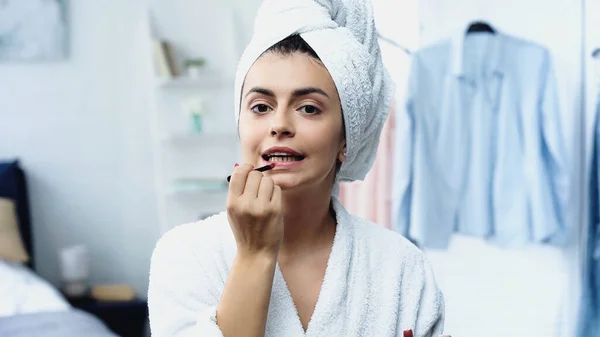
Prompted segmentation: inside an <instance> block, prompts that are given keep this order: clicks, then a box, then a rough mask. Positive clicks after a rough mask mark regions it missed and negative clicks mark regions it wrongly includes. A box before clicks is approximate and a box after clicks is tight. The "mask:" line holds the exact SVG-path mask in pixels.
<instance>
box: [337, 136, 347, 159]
mask: <svg viewBox="0 0 600 337" xmlns="http://www.w3.org/2000/svg"><path fill="white" fill-rule="evenodd" d="M338 160H339V161H340V163H343V162H344V161H345V160H346V141H345V140H344V141H343V142H342V146H341V148H340V152H339V153H338Z"/></svg>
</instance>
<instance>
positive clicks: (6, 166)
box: [0, 160, 116, 337]
mask: <svg viewBox="0 0 600 337" xmlns="http://www.w3.org/2000/svg"><path fill="white" fill-rule="evenodd" d="M25 257H26V258H25ZM34 262H35V261H34V260H33V231H32V227H31V218H30V213H29V198H28V195H27V184H26V178H25V173H24V171H23V170H22V168H21V167H20V165H19V162H18V161H16V160H13V161H9V162H2V161H0V299H1V300H0V336H2V337H40V336H44V337H76V336H77V337H79V336H89V337H116V335H115V334H113V333H112V332H110V330H109V329H108V328H107V327H106V326H105V325H104V324H103V323H102V322H101V321H100V320H99V319H97V318H96V317H94V316H92V315H91V314H88V313H86V312H83V311H81V310H78V309H75V308H73V307H71V306H70V305H69V303H68V302H67V301H66V300H65V298H64V297H63V296H62V295H61V293H60V292H59V291H58V290H57V289H56V288H54V287H53V286H52V285H51V284H50V283H49V282H47V281H46V280H44V279H43V278H42V277H40V276H39V275H37V274H36V273H35V268H34V266H35V263H34Z"/></svg>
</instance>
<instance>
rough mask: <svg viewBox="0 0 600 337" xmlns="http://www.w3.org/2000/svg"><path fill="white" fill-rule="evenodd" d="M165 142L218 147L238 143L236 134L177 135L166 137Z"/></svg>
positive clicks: (191, 133) (190, 133)
mask: <svg viewBox="0 0 600 337" xmlns="http://www.w3.org/2000/svg"><path fill="white" fill-rule="evenodd" d="M163 141H165V142H168V143H204V144H210V145H218V144H220V143H231V142H237V141H238V135H237V134H235V133H229V132H227V133H193V132H189V133H175V134H172V135H169V136H165V137H164V138H163Z"/></svg>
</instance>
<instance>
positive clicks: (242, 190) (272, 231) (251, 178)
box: [227, 164, 283, 254]
mask: <svg viewBox="0 0 600 337" xmlns="http://www.w3.org/2000/svg"><path fill="white" fill-rule="evenodd" d="M227 217H228V219H229V224H230V225H231V229H232V231H233V234H234V236H235V240H236V243H237V246H238V254H255V253H268V254H277V253H278V251H279V247H280V246H281V241H282V240H283V203H282V201H281V188H280V187H279V186H277V185H275V183H274V182H273V179H271V178H270V177H266V176H265V175H264V174H263V173H262V172H258V171H254V167H253V166H252V165H249V164H243V165H240V166H237V164H236V167H235V168H234V170H233V174H232V175H231V181H230V183H229V194H228V196H227Z"/></svg>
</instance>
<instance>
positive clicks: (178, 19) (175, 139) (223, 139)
mask: <svg viewBox="0 0 600 337" xmlns="http://www.w3.org/2000/svg"><path fill="white" fill-rule="evenodd" d="M238 21H240V20H238V19H237V11H236V10H235V8H234V7H232V4H230V3H227V2H221V1H215V2H186V3H185V4H183V3H178V2H175V3H173V2H168V1H167V2H164V1H153V2H151V4H150V6H149V11H148V15H147V21H146V22H145V28H144V29H145V30H146V36H145V40H146V41H147V42H146V44H147V46H146V48H147V51H148V54H147V55H149V57H148V59H147V60H149V62H148V67H147V69H148V73H147V74H148V76H147V78H146V80H147V81H145V82H144V83H143V84H141V85H144V86H145V87H147V89H148V93H149V95H148V100H149V102H151V104H150V107H149V110H150V111H149V115H150V116H151V121H152V124H153V126H152V129H153V149H154V152H153V157H154V163H153V168H154V175H155V184H154V185H155V187H156V188H155V191H156V195H157V205H156V206H157V212H158V216H159V222H160V232H161V233H164V232H166V231H168V230H169V229H171V228H173V227H175V226H177V225H180V224H183V223H188V222H193V221H196V220H198V219H200V218H203V217H205V216H207V215H210V214H215V213H217V212H220V211H223V210H225V201H226V198H227V186H228V185H227V184H226V179H227V176H228V175H230V174H231V172H232V170H233V166H234V164H235V163H236V162H237V161H238V158H240V155H239V153H240V150H239V139H238V134H237V130H236V123H235V120H234V113H233V106H234V104H233V89H234V78H235V65H236V64H237V59H238V58H239V56H240V55H241V53H242V50H243V48H242V46H245V43H246V42H247V41H246V40H249V36H247V31H246V29H244V27H245V26H243V27H240V26H239V22H238ZM214 27H219V29H218V30H217V31H211V29H213V28H214ZM153 38H157V39H159V40H167V41H169V42H170V43H172V46H173V47H174V50H175V57H176V58H177V59H178V61H182V60H184V59H186V58H196V57H203V58H205V59H206V60H207V63H206V67H205V69H203V70H202V71H201V72H200V74H199V76H197V77H193V78H192V77H187V76H182V77H176V78H161V77H158V76H156V75H155V73H156V71H155V67H154V64H153V62H152V47H153V45H152V41H153ZM178 63H181V62H178ZM182 73H183V74H185V73H186V72H185V71H184V70H183V71H182ZM194 97H200V98H202V100H203V101H204V102H205V103H206V108H205V111H206V113H205V116H204V118H203V122H202V124H203V128H202V129H203V131H202V133H195V132H194V131H193V130H192V129H193V128H192V119H191V116H189V115H186V113H185V112H184V103H185V102H186V100H187V99H192V98H194ZM219 182H222V184H220V183H219Z"/></svg>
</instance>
